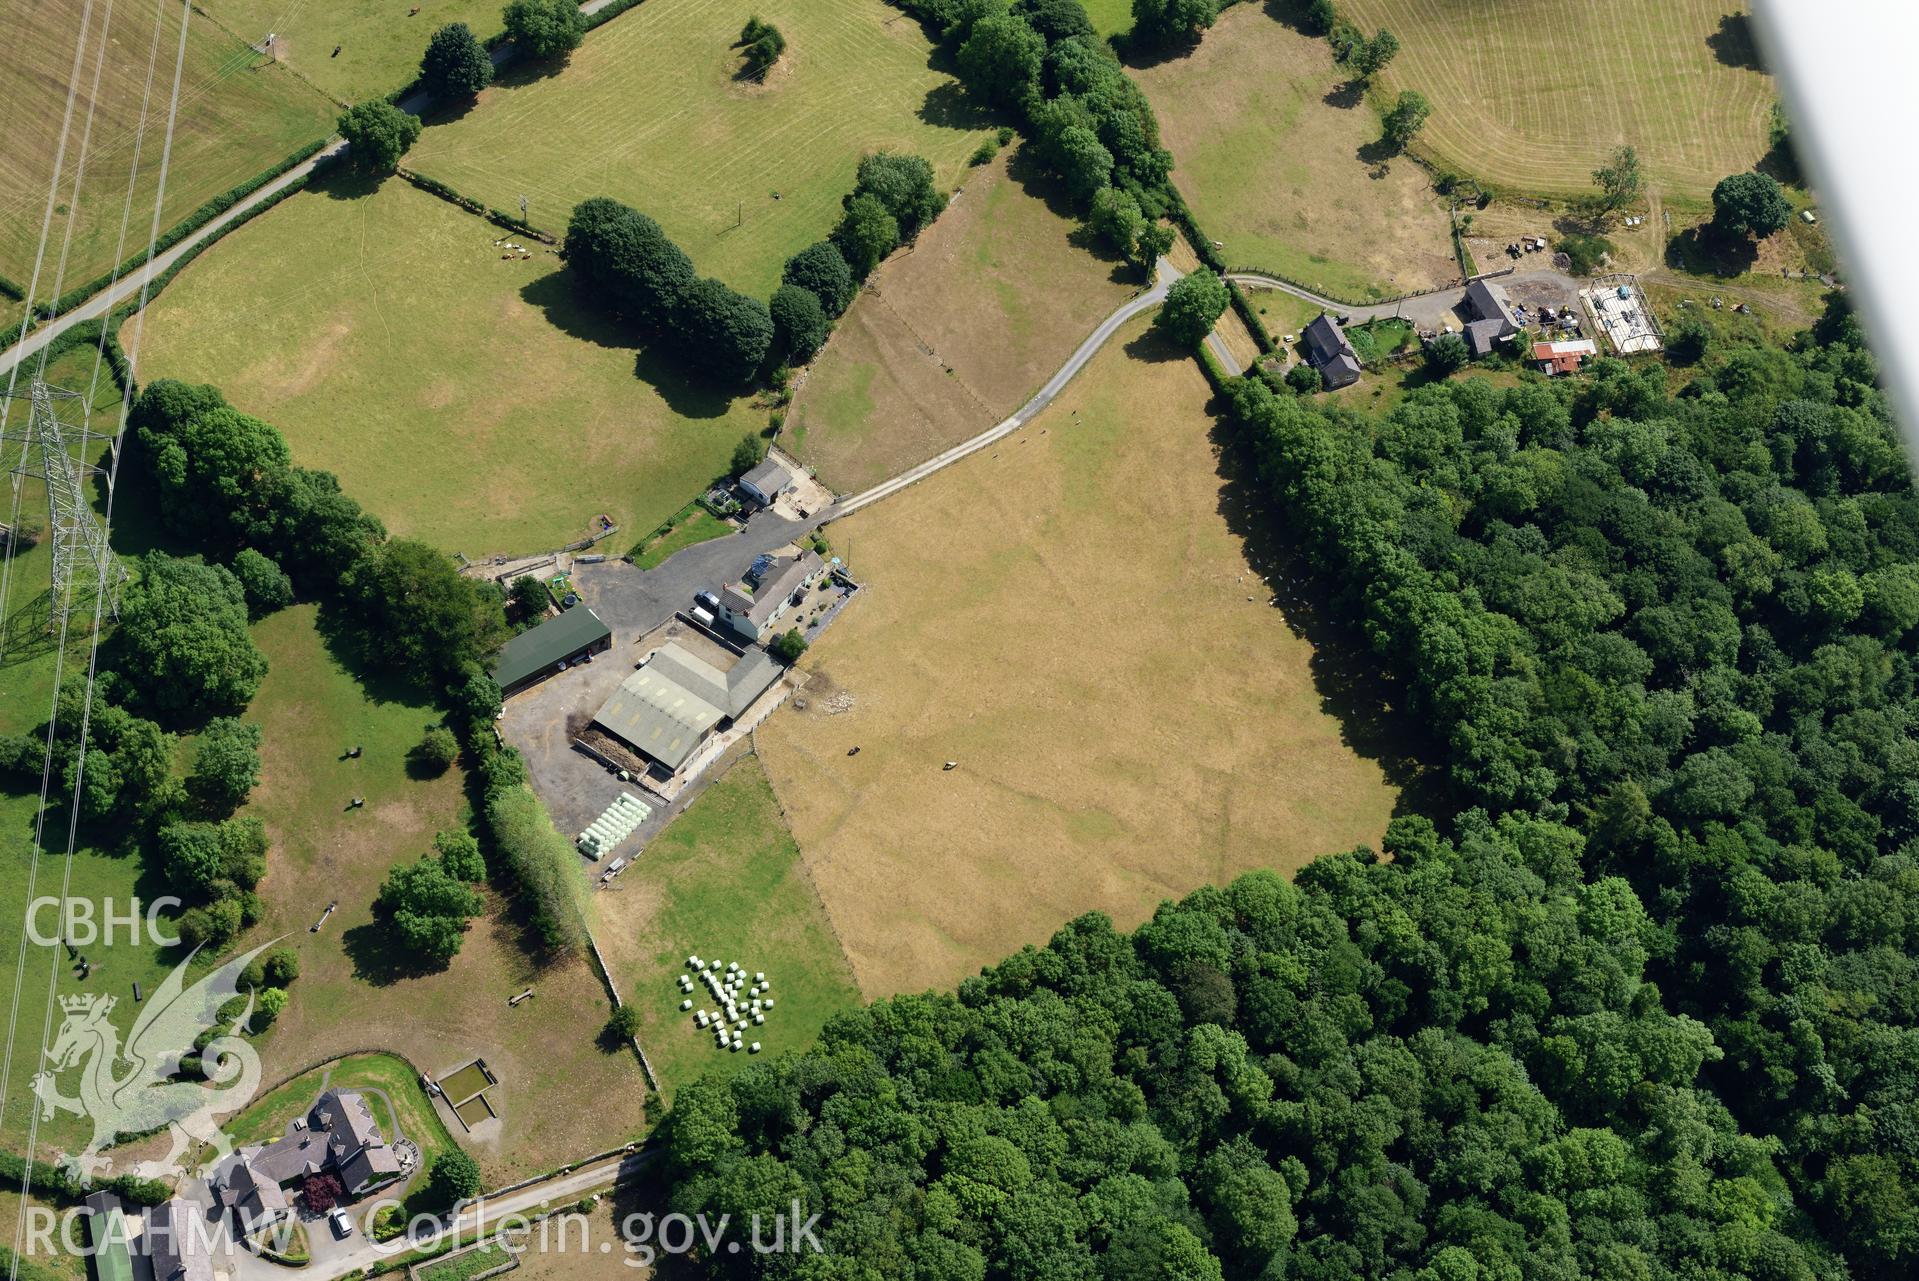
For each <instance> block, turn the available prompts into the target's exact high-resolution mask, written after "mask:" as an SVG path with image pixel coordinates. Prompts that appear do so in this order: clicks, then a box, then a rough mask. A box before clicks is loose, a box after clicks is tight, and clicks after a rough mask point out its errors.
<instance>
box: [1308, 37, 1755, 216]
mask: <svg viewBox="0 0 1919 1281" xmlns="http://www.w3.org/2000/svg"><path fill="white" fill-rule="evenodd" d="M1742 7H1743V6H1741V5H1739V4H1736V3H1732V2H1730V0H1619V2H1618V3H1614V4H1609V5H1604V6H1600V7H1593V6H1575V5H1566V4H1561V3H1558V2H1557V0H1344V3H1343V4H1342V6H1341V9H1342V12H1343V13H1345V14H1346V16H1348V17H1350V18H1351V19H1352V20H1353V21H1355V22H1358V23H1359V24H1360V25H1362V26H1364V27H1366V28H1368V29H1371V28H1373V27H1377V26H1385V27H1388V28H1390V29H1391V30H1392V32H1393V33H1394V34H1395V35H1397V36H1398V37H1399V38H1400V41H1401V42H1402V44H1403V46H1404V47H1403V49H1402V50H1401V52H1400V54H1399V57H1398V58H1397V59H1396V60H1395V61H1394V62H1393V63H1392V65H1391V66H1390V67H1388V68H1387V70H1386V73H1385V75H1384V77H1383V78H1382V81H1381V88H1382V89H1383V90H1385V91H1386V92H1387V93H1389V94H1391V93H1397V92H1398V91H1399V90H1401V89H1417V90H1419V91H1420V92H1422V93H1424V94H1425V95H1426V96H1427V97H1428V98H1430V99H1431V100H1432V103H1433V116H1432V119H1431V120H1429V121H1428V122H1427V123H1426V128H1425V130H1424V131H1423V132H1422V133H1421V134H1420V136H1419V141H1418V147H1419V149H1420V150H1421V151H1422V152H1424V153H1425V154H1426V155H1428V156H1430V157H1431V158H1432V159H1433V160H1434V162H1435V163H1437V164H1439V165H1441V166H1442V167H1445V168H1449V169H1452V170H1454V171H1456V172H1458V173H1461V174H1467V175H1471V176H1473V177H1475V178H1478V179H1480V180H1481V181H1483V182H1487V183H1490V184H1492V185H1493V186H1495V187H1499V188H1503V189H1507V190H1515V189H1516V190H1519V191H1523V192H1528V193H1531V194H1534V195H1579V194H1583V193H1585V192H1588V191H1590V190H1591V189H1592V170H1593V169H1594V168H1596V167H1597V166H1598V165H1600V164H1601V163H1602V162H1603V161H1604V160H1605V158H1606V156H1607V155H1608V154H1609V153H1610V152H1611V150H1612V148H1614V147H1615V146H1618V145H1619V144H1620V143H1631V144H1632V145H1633V146H1634V147H1636V148H1638V151H1639V157H1640V161H1641V163H1642V164H1644V166H1645V168H1646V173H1647V177H1648V179H1649V180H1650V182H1651V183H1652V184H1653V185H1654V186H1655V187H1657V188H1658V191H1659V193H1660V195H1661V196H1663V197H1664V198H1665V199H1667V200H1672V201H1679V202H1682V203H1683V202H1691V203H1695V204H1698V203H1703V202H1704V201H1705V199H1706V197H1707V195H1708V193H1709V192H1710V191H1711V190H1712V186H1713V184H1714V183H1716V182H1718V181H1719V179H1721V178H1723V177H1725V176H1726V175H1727V174H1729V173H1737V172H1739V171H1740V170H1743V169H1748V168H1750V167H1751V166H1752V165H1753V163H1754V162H1755V161H1757V160H1758V159H1759V158H1760V157H1761V156H1763V155H1764V154H1765V152H1766V148H1767V145H1768V144H1767V137H1766V125H1767V117H1768V113H1769V112H1770V111H1771V108H1772V104H1773V102H1774V101H1775V97H1776V95H1775V91H1774V88H1773V83H1772V78H1771V77H1770V76H1768V75H1767V74H1766V73H1765V72H1763V71H1761V70H1759V69H1758V68H1757V66H1756V61H1757V60H1756V57H1754V55H1753V54H1752V51H1751V46H1750V39H1749V37H1748V36H1747V34H1746V32H1745V22H1744V19H1743V18H1741V17H1739V16H1738V15H1737V14H1736V13H1734V12H1733V11H1735V10H1737V9H1739V8H1742Z"/></svg>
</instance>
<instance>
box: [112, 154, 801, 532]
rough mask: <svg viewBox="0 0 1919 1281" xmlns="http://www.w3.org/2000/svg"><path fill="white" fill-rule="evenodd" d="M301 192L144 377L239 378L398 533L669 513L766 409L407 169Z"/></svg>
mask: <svg viewBox="0 0 1919 1281" xmlns="http://www.w3.org/2000/svg"><path fill="white" fill-rule="evenodd" d="M354 190H357V189H353V188H347V189H336V190H328V191H321V192H309V193H303V194H301V195H298V196H295V197H294V198H292V199H291V200H289V201H287V202H286V203H284V204H282V205H281V206H280V207H278V208H277V209H275V210H273V211H272V212H270V213H268V214H266V215H264V216H262V217H260V218H257V219H255V220H254V221H252V222H250V223H248V224H247V225H246V226H245V227H242V228H241V229H240V230H238V231H236V232H234V233H233V234H232V235H230V236H228V237H226V238H225V239H224V240H223V241H221V242H220V244H218V245H217V246H215V247H214V248H213V249H212V250H210V251H209V252H207V253H206V254H204V255H202V256H201V257H200V258H199V259H198V260H197V261H195V262H194V264H193V265H192V266H191V267H190V268H188V269H187V270H186V271H184V272H182V273H181V274H180V276H179V277H178V278H177V279H176V280H174V282H173V283H172V284H171V285H170V286H169V287H168V288H167V289H166V291H165V292H164V293H162V294H161V295H160V297H159V298H158V299H157V300H156V301H155V302H154V303H153V304H152V306H151V308H150V309H149V311H148V313H147V315H146V329H145V338H144V340H143V342H144V346H145V348H146V350H145V351H143V352H142V353H141V360H140V371H141V374H142V376H143V377H144V378H146V379H149V380H150V379H153V378H158V377H174V378H184V379H187V380H189V381H194V382H211V383H214V384H217V385H218V386H219V387H220V388H221V389H222V390H223V391H224V392H225V393H226V396H227V399H228V400H230V401H231V402H232V403H233V404H234V405H236V406H238V407H239V408H241V409H244V410H246V411H247V412H248V413H252V414H257V415H259V416H260V417H262V418H265V419H267V420H268V421H270V422H272V423H274V424H275V425H277V426H278V427H279V428H280V429H281V431H283V432H284V433H285V434H286V437H287V441H288V443H289V445H290V446H291V447H292V450H293V457H294V460H295V461H296V462H299V463H301V464H304V465H306V466H310V467H323V468H326V469H328V470H330V471H334V472H337V473H338V474H339V476H340V479H341V482H342V484H344V486H345V487H346V491H347V492H348V493H349V494H351V495H353V497H354V498H356V499H358V500H359V501H360V502H361V503H362V504H364V505H365V506H366V507H367V508H368V510H370V511H372V512H374V513H376V514H377V515H379V516H380V518H381V519H382V520H384V521H385V522H386V523H387V526H388V528H390V529H391V530H392V531H393V532H394V533H396V534H402V535H408V536H411V537H417V538H423V539H425V540H427V541H428V542H431V543H433V544H434V545H436V546H438V547H441V548H443V549H445V550H447V551H449V552H452V551H463V552H465V553H467V554H468V555H470V556H473V557H475V558H480V557H484V556H489V555H493V554H496V553H523V552H541V551H547V550H550V549H552V548H555V547H559V546H562V545H564V544H566V543H569V542H572V541H574V540H575V539H578V538H582V537H585V536H586V535H587V534H588V533H589V532H592V531H593V530H594V529H595V528H596V527H597V525H596V518H597V517H598V516H599V515H600V514H601V513H606V514H608V515H611V516H612V517H613V519H614V521H615V522H617V523H618V524H619V525H621V526H622V527H624V528H626V529H630V530H633V531H634V532H635V535H636V536H637V534H638V532H640V531H644V530H650V529H653V528H654V527H656V526H657V525H659V524H660V522H662V521H663V520H665V519H666V518H667V517H668V516H670V515H671V514H672V513H673V512H675V511H677V510H679V509H680V507H682V506H683V505H685V503H686V502H687V500H688V499H690V498H692V497H694V496H695V495H697V494H699V493H700V492H701V490H703V489H704V488H705V487H706V485H707V484H708V483H709V482H711V481H712V479H713V477H715V476H717V475H719V474H720V473H721V472H723V471H724V470H725V469H726V465H727V461H728V459H729V458H730V457H731V455H732V452H733V446H734V445H735V444H736V443H738V441H739V439H740V437H741V436H742V435H744V434H745V433H746V432H747V431H749V430H752V429H757V428H758V427H760V426H762V425H763V424H764V421H765V420H764V417H763V415H762V414H760V413H757V412H754V411H753V410H751V408H750V407H749V406H748V405H747V403H746V402H745V401H744V400H736V399H735V398H734V397H733V396H732V395H731V394H730V393H728V392H726V391H721V390H715V389H714V388H712V387H710V386H707V385H705V384H695V383H692V382H689V381H688V380H687V379H686V377H685V376H684V375H682V374H681V372H680V362H679V361H677V360H674V359H669V358H664V357H656V356H655V355H653V354H652V353H650V352H642V351H640V350H638V349H636V348H635V346H634V345H633V343H632V341H631V340H630V339H629V338H628V336H627V335H626V333H625V332H624V331H623V329H622V327H620V326H617V325H615V324H612V323H611V322H609V321H607V320H605V319H604V318H603V317H601V316H600V315H599V314H597V313H596V312H593V311H590V310H587V309H583V308H582V307H581V306H579V305H578V304H577V303H576V301H575V299H574V295H573V290H572V287H571V282H570V281H569V280H568V279H567V278H566V276H565V275H564V273H563V272H562V270H561V268H560V261H559V259H558V258H557V257H556V256H554V255H552V254H550V253H546V252H540V253H537V254H535V255H534V257H533V258H532V259H530V260H520V259H518V258H517V257H515V258H512V259H504V258H502V257H501V252H502V251H501V250H500V249H498V248H496V247H494V244H493V242H494V240H495V239H496V238H497V237H499V235H500V234H501V233H500V232H499V230H498V229H497V228H495V227H493V226H492V225H491V224H489V223H487V222H485V221H483V220H481V219H479V218H475V217H473V216H472V215H470V214H466V213H463V212H461V211H460V210H458V209H456V208H454V207H453V206H451V205H449V204H447V203H446V202H444V201H442V200H439V199H436V198H435V197H432V196H429V195H426V194H425V193H424V192H421V191H419V190H417V189H415V188H413V187H410V186H408V185H406V184H405V183H403V182H400V181H398V180H389V181H388V182H387V183H386V184H384V185H383V186H381V187H380V188H379V189H378V190H377V191H373V192H366V193H360V194H350V193H351V192H353V191H354Z"/></svg>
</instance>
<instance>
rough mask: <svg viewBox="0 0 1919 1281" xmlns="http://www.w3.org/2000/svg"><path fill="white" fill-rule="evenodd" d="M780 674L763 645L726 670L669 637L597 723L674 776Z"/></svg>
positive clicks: (604, 707) (598, 714)
mask: <svg viewBox="0 0 1919 1281" xmlns="http://www.w3.org/2000/svg"><path fill="white" fill-rule="evenodd" d="M779 675H780V667H779V664H778V663H776V662H774V661H773V659H772V657H771V656H770V655H768V654H767V652H766V651H765V650H763V649H751V650H748V651H747V652H746V654H745V656H744V657H742V658H741V659H740V661H739V662H737V663H735V664H733V666H732V667H731V668H730V669H726V670H722V669H721V668H720V667H718V666H717V665H715V664H714V663H712V662H709V661H707V660H706V659H705V658H702V657H700V656H699V655H698V654H695V653H694V652H693V651H692V650H690V649H688V648H686V647H685V646H683V645H681V644H679V643H678V642H677V641H668V642H667V643H666V644H664V645H662V646H660V648H659V649H657V650H655V651H654V653H653V656H652V657H651V658H649V659H647V660H646V662H645V663H644V664H642V665H641V667H640V669H639V670H638V671H636V672H634V673H633V674H632V675H631V676H629V677H627V678H626V679H625V680H624V681H622V682H621V683H620V687H619V688H618V689H616V690H614V691H613V696H612V697H611V698H609V699H607V700H606V702H605V703H603V704H601V706H600V710H599V711H598V712H596V713H595V714H594V716H593V723H594V724H595V725H597V726H599V727H600V728H601V729H603V730H605V731H606V732H607V733H609V734H611V735H613V736H614V737H615V738H617V739H619V740H620V741H621V742H623V743H625V744H626V745H627V746H628V747H630V748H632V749H633V750H634V751H636V752H638V753H639V754H640V755H642V756H644V757H646V758H647V759H648V760H651V761H653V762H655V763H656V764H657V765H658V766H659V767H660V768H661V769H663V770H665V771H666V773H667V774H668V775H672V774H675V773H678V772H679V770H680V768H681V767H682V766H684V765H685V764H686V763H687V761H689V760H690V759H692V756H693V753H694V752H696V751H698V750H699V748H700V744H702V743H704V742H705V741H706V740H707V738H708V736H709V735H711V734H713V733H714V732H715V731H716V730H722V729H725V728H726V727H727V726H728V725H730V724H732V723H733V721H734V720H735V719H736V718H737V717H738V716H739V715H740V713H742V712H744V711H745V710H746V709H747V708H748V707H750V706H752V704H753V700H754V699H756V698H758V697H759V696H760V695H761V694H764V693H765V692H766V691H767V689H768V688H769V687H770V686H771V685H772V684H773V682H774V681H776V680H778V679H779Z"/></svg>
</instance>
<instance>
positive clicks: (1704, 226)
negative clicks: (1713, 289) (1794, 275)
mask: <svg viewBox="0 0 1919 1281" xmlns="http://www.w3.org/2000/svg"><path fill="white" fill-rule="evenodd" d="M1758 261H1759V246H1758V245H1757V244H1755V243H1754V242H1753V239H1752V238H1751V237H1750V236H1739V237H1728V236H1721V235H1719V234H1718V233H1717V232H1715V231H1714V230H1713V228H1712V224H1711V223H1701V224H1700V225H1699V226H1697V227H1688V228H1687V229H1686V230H1684V231H1682V232H1680V233H1678V234H1677V235H1675V236H1674V237H1673V238H1672V239H1670V240H1668V241H1667V242H1666V265H1667V266H1668V267H1671V268H1672V269H1673V270H1674V271H1683V272H1687V273H1688V274H1690V275H1694V276H1716V277H1718V278H1719V279H1721V280H1728V279H1731V278H1732V277H1734V276H1743V275H1745V274H1746V273H1747V272H1749V271H1751V270H1752V268H1753V264H1754V263H1756V262H1758Z"/></svg>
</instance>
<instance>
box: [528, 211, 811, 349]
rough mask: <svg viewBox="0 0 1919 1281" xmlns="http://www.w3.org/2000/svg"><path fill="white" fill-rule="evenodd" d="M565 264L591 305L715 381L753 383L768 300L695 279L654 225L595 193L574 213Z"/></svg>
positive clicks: (768, 336) (767, 345) (766, 341)
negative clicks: (675, 353) (669, 348)
mask: <svg viewBox="0 0 1919 1281" xmlns="http://www.w3.org/2000/svg"><path fill="white" fill-rule="evenodd" d="M566 261H567V266H568V267H569V268H570V269H571V270H572V271H573V272H574V273H575V276H576V278H577V280H578V281H579V283H580V284H581V286H582V287H583V288H584V289H585V290H586V292H587V293H588V294H589V295H590V296H591V297H592V298H593V300H594V301H595V302H596V303H598V304H599V305H602V306H605V307H607V308H608V309H610V310H611V311H613V312H614V313H615V314H616V315H619V316H621V317H622V318H624V319H626V320H628V321H630V322H632V323H634V324H635V325H636V326H637V327H638V328H639V329H640V330H641V331H642V332H644V333H645V334H647V335H648V336H650V337H653V338H657V339H661V340H664V341H668V342H670V343H672V344H673V345H674V346H675V347H676V349H677V350H679V351H680V352H681V353H682V354H683V356H684V357H685V359H686V360H687V361H688V362H689V363H690V364H692V365H693V366H694V367H696V368H699V369H702V370H705V371H706V372H707V373H709V374H710V375H711V376H712V377H714V378H717V379H720V380H722V381H726V382H744V381H746V380H747V379H750V378H751V377H753V375H754V374H755V373H756V372H758V370H759V369H760V367H761V365H762V364H763V363H764V362H765V360H766V356H767V353H768V351H769V350H771V348H772V344H773V318H772V316H771V315H770V314H769V313H768V311H767V307H766V304H765V303H763V302H761V301H760V300H759V299H757V298H749V297H747V296H746V295H745V294H742V293H740V292H738V291H737V290H735V289H733V288H731V287H730V286H728V285H726V284H725V283H723V282H721V281H718V280H713V279H706V278H702V277H700V276H699V275H698V273H696V272H695V271H694V270H693V260H692V259H691V258H688V257H687V256H686V253H685V251H684V250H682V249H681V248H680V247H679V246H678V245H676V244H674V243H673V241H672V239H671V238H670V237H668V236H667V234H666V232H665V231H663V230H661V228H660V224H659V223H657V222H655V221H653V219H651V218H649V217H647V216H646V215H645V214H643V213H641V212H640V211H639V210H637V209H632V208H629V207H628V206H626V205H623V204H621V203H620V202H619V201H617V200H612V199H609V198H607V197H604V196H596V197H594V198H593V199H591V200H585V201H582V202H581V203H580V204H579V205H578V206H576V207H575V208H574V210H573V217H572V220H571V221H570V222H569V223H568V224H567V232H566Z"/></svg>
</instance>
